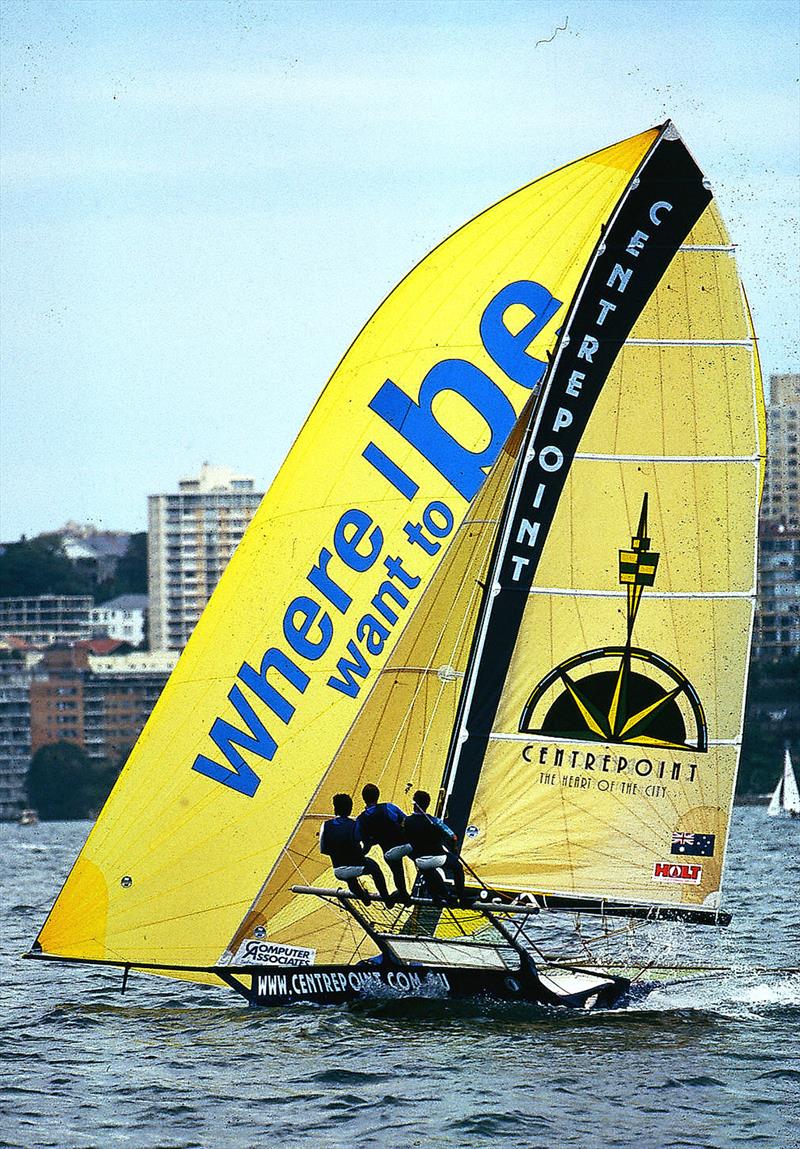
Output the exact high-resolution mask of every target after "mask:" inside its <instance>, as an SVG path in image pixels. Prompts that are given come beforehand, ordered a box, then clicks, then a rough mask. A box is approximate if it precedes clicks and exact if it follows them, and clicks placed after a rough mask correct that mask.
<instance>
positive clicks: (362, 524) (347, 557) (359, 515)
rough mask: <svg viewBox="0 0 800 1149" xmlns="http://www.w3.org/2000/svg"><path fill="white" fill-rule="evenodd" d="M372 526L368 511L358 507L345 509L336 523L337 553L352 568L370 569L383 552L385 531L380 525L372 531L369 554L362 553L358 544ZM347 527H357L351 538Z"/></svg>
mask: <svg viewBox="0 0 800 1149" xmlns="http://www.w3.org/2000/svg"><path fill="white" fill-rule="evenodd" d="M371 526H372V519H371V518H370V516H369V515H368V514H367V512H366V511H359V510H358V509H357V508H353V509H352V510H350V511H345V513H344V514H343V515H342V517H341V518H340V519H339V522H338V523H337V524H336V529H335V531H334V532H333V545H334V547H335V548H336V553H337V555H338V556H339V558H340V559H341V560H342V562H343V563H346V564H347V566H349V567H350V569H351V570H354V571H362V572H363V571H368V570H369V568H370V567H371V566H372V564H373V563H374V562H375V560H376V559H377V557H378V555H379V554H380V552H381V547H382V546H383V531H382V530H381V528H380V527H375V528H374V530H372V531H371V532H370V536H369V543H370V550H369V554H366V555H365V554H362V553H361V552H360V551H359V550H358V544H359V543H360V542H361V540H362V539H363V537H364V535H365V534H366V532H367V530H368V528H369V527H371ZM347 527H354V528H355V529H354V530H353V531H351V532H350V537H349V538H348V536H347V532H346V528H347Z"/></svg>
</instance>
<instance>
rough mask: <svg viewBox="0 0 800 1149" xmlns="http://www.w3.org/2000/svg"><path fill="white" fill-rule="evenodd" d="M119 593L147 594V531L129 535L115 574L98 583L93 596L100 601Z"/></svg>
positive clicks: (106, 600) (105, 600)
mask: <svg viewBox="0 0 800 1149" xmlns="http://www.w3.org/2000/svg"><path fill="white" fill-rule="evenodd" d="M121 594H147V531H140V532H138V533H137V534H134V535H131V537H130V541H129V543H128V549H127V550H126V551H125V554H124V555H123V556H122V558H121V559H120V560H119V562H118V563H117V571H116V574H115V575H114V577H113V578H112V579H109V580H108V581H107V582H103V583H100V584H99V585H98V587H97V593H96V596H95V597H96V601H97V602H98V603H102V602H108V601H109V599H112V598H116V597H117V596H118V595H121Z"/></svg>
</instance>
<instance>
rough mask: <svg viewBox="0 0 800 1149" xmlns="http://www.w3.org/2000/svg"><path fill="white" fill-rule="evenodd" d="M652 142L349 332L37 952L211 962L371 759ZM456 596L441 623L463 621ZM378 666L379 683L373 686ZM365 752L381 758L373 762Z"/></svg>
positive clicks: (515, 199) (408, 774) (509, 218)
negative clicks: (432, 612) (448, 575)
mask: <svg viewBox="0 0 800 1149" xmlns="http://www.w3.org/2000/svg"><path fill="white" fill-rule="evenodd" d="M665 138H666V137H665V133H664V131H663V130H662V131H659V130H657V129H654V130H652V131H648V132H644V133H642V134H641V135H638V136H635V137H633V138H632V139H630V140H626V141H623V142H622V143H620V144H616V145H614V146H613V147H610V148H607V149H605V150H603V151H600V152H597V153H596V154H594V155H592V156H589V157H587V158H585V159H582V160H579V161H577V162H575V163H573V164H570V165H568V166H566V167H563V168H561V169H559V170H558V171H555V172H553V173H552V174H551V175H549V176H546V177H544V178H542V179H541V180H538V181H537V182H535V183H533V184H531V185H529V186H528V187H526V188H523V189H522V190H521V191H519V192H517V193H515V194H514V195H512V196H510V197H508V198H507V199H505V200H503V201H501V202H500V203H498V204H497V205H496V206H495V207H493V208H490V209H489V210H488V211H486V212H484V213H483V214H482V215H480V216H478V217H476V219H474V220H473V221H472V222H470V223H469V224H467V225H465V226H464V227H463V228H461V229H460V230H459V231H458V232H456V233H455V234H454V235H453V236H451V237H450V238H449V239H448V240H446V241H445V242H444V243H443V244H441V245H440V246H439V247H438V248H436V249H435V251H433V252H432V253H431V254H430V255H429V256H428V257H427V258H426V259H425V260H423V262H422V263H421V264H419V266H418V267H417V268H415V269H414V271H412V272H411V273H410V274H409V276H408V277H407V278H406V279H405V280H403V282H402V283H401V284H400V285H399V286H398V287H397V288H396V289H395V291H394V292H393V293H392V294H391V295H390V296H389V298H388V299H387V300H386V301H385V302H384V304H383V305H382V306H381V307H380V308H379V309H378V311H377V312H376V313H375V315H374V316H373V317H372V319H371V320H370V321H369V322H368V323H367V325H366V327H365V328H364V329H363V331H362V332H361V334H360V335H359V336H358V338H357V339H356V341H355V342H354V343H353V345H352V346H351V348H350V349H349V351H348V352H347V354H346V355H345V356H344V358H343V359H342V362H341V363H340V365H339V367H338V368H337V370H336V372H335V373H334V375H333V376H332V378H331V380H330V382H329V383H328V385H327V387H326V389H325V391H324V392H323V394H322V396H321V397H320V399H319V401H318V402H317V404H316V406H315V408H314V410H313V411H312V413H311V415H310V416H309V419H308V420H307V422H306V424H305V426H304V427H303V429H302V431H301V433H300V435H299V436H298V439H297V441H296V442H295V444H294V446H293V448H292V450H291V452H290V454H289V456H288V458H287V459H286V461H285V463H284V465H283V467H282V469H281V471H280V473H279V475H278V476H277V478H276V479H275V481H274V483H273V484H272V487H271V488H270V491H269V492H268V494H267V495H266V496H265V499H264V501H263V503H262V505H261V508H260V509H259V511H258V512H257V514H256V516H255V518H254V520H253V522H252V524H251V526H250V528H249V530H248V531H247V533H246V535H245V538H244V539H243V541H242V543H241V544H240V546H239V548H238V550H237V552H236V554H235V555H234V557H233V559H232V561H231V563H230V565H229V567H228V569H227V570H226V572H225V574H224V576H223V578H222V580H221V581H220V584H219V586H218V588H217V590H216V591H215V593H214V595H213V597H212V599H211V601H210V603H209V605H208V607H207V609H206V611H205V612H204V614H203V617H202V618H201V620H200V622H199V624H198V626H197V628H196V630H195V632H194V634H193V636H192V638H191V640H190V642H189V643H188V645H187V647H186V649H185V651H184V652H183V654H182V656H181V658H180V660H179V662H178V665H177V667H176V669H175V671H174V673H173V675H172V677H171V678H170V680H169V682H168V684H167V686H166V688H165V690H164V692H163V695H162V697H161V699H160V700H159V703H158V704H157V706H156V708H155V709H154V711H153V714H152V715H151V718H150V720H149V722H148V723H147V726H146V727H145V730H144V731H143V733H142V735H141V737H140V739H139V741H138V743H137V745H136V747H135V748H134V750H133V752H132V754H131V757H130V759H129V761H128V763H127V765H126V767H125V769H124V771H123V773H122V775H121V776H120V778H119V780H118V782H117V785H116V786H115V788H114V791H113V792H112V794H111V797H110V798H109V800H108V802H107V804H106V806H105V807H104V809H103V811H102V812H101V815H100V817H99V818H98V821H97V823H96V825H95V827H94V829H93V830H92V832H91V834H90V836H89V838H88V840H87V842H86V845H85V846H84V848H83V850H82V851H81V854H80V856H79V858H78V860H77V862H76V864H75V866H74V868H73V870H72V872H71V874H70V875H69V877H68V879H67V881H66V883H65V886H64V888H63V889H62V891H61V893H60V895H59V897H58V899H57V900H56V903H55V905H54V907H53V909H52V911H51V913H50V915H49V917H48V918H47V921H46V922H45V924H44V926H43V928H42V930H41V932H40V934H39V938H38V939H37V947H38V950H39V952H41V953H43V954H45V955H51V956H60V957H70V958H84V959H95V960H107V961H116V962H122V963H161V964H164V965H169V966H171V967H181V966H210V965H213V964H214V963H215V962H217V960H218V959H219V958H220V955H221V954H222V953H223V951H224V950H225V949H226V947H228V946H229V945H230V943H231V939H233V938H234V937H235V936H236V934H237V931H238V929H239V926H240V923H241V922H242V921H243V920H244V919H245V917H246V915H247V914H248V912H249V911H250V910H251V907H253V906H254V904H255V903H256V901H257V898H258V894H259V891H260V890H262V889H263V888H265V887H264V883H265V879H267V878H268V876H269V875H270V874H272V873H273V872H276V866H278V864H279V862H280V861H281V859H282V858H284V857H285V856H286V857H288V856H290V855H289V854H286V852H285V847H286V845H287V843H288V842H290V841H291V840H293V836H294V835H295V834H296V833H297V832H298V830H297V828H298V827H299V826H300V827H302V826H304V825H305V821H306V820H307V818H306V815H308V812H309V803H310V802H311V801H312V798H313V795H314V794H315V793H316V792H317V790H318V787H319V786H320V784H321V783H322V782H323V780H324V779H325V778H326V777H329V773H328V772H329V768H330V766H331V763H332V762H334V761H335V762H336V763H337V766H336V773H337V777H338V776H339V767H338V763H343V764H344V765H343V769H342V771H341V779H342V780H341V782H340V783H339V784H340V785H342V786H345V783H346V781H347V782H349V783H350V784H351V785H352V784H353V783H354V782H355V780H356V779H357V778H358V777H359V776H360V773H361V772H362V771H363V769H364V756H365V755H368V754H369V753H370V745H369V742H368V741H366V742H363V743H360V742H358V738H359V736H360V735H359V733H358V732H357V730H358V731H359V732H360V730H361V725H358V724H357V726H354V723H357V720H358V718H359V714H360V711H361V709H362V707H363V706H364V702H365V699H367V698H370V699H372V698H373V697H374V700H375V706H377V707H380V706H384V708H385V709H386V712H387V721H389V720H390V716H391V711H392V706H391V705H389V704H388V703H386V702H384V701H382V699H381V694H382V690H383V684H384V682H390V681H394V682H396V683H397V686H398V689H400V688H402V678H403V673H404V672H403V670H402V669H401V668H402V667H403V666H404V665H405V662H404V657H399V655H398V657H399V661H398V662H396V663H392V664H390V659H392V658H393V657H394V656H395V652H398V651H399V646H398V643H399V642H400V640H401V636H402V635H403V634H404V630H405V628H406V627H407V626H408V624H409V622H410V621H411V620H412V619H415V618H416V612H417V611H418V610H419V609H420V607H421V606H422V604H423V603H424V602H425V601H426V590H427V589H428V588H429V587H431V586H432V580H433V579H434V577H435V576H436V573H437V571H438V570H439V568H440V566H441V564H442V563H444V562H449V561H450V559H451V556H452V562H453V563H454V564H456V565H457V564H458V562H459V561H462V560H461V559H459V557H458V554H459V543H460V541H461V540H463V539H464V538H465V537H468V534H467V535H465V533H464V530H463V529H462V524H464V523H465V520H466V518H467V516H468V515H469V513H470V507H471V505H473V504H474V502H475V500H476V497H477V498H480V491H481V488H482V486H483V484H484V481H485V479H486V475H487V474H488V473H489V471H490V469H491V467H492V465H493V464H494V463H495V461H496V460H497V459H498V458H499V457H500V458H501V463H500V464H499V469H500V470H502V456H501V451H502V448H503V444H504V443H505V442H506V441H507V439H508V437H509V435H510V433H511V431H512V429H513V427H514V424H515V422H516V420H517V418H518V416H519V415H520V413H521V412H522V411H523V409H524V408H525V407H526V404H527V403H528V400H529V398H530V396H531V393H532V391H534V390H535V389H536V388H537V387H538V386H539V384H540V382H541V380H542V378H543V376H544V375H545V372H546V368H547V362H548V355H549V354H550V353H551V352H552V351H553V348H554V347H555V345H556V340H557V335H558V332H559V330H561V327H562V324H563V321H564V318H565V316H566V315H567V314H568V312H569V311H570V309H571V308H572V307H573V306H574V305H575V302H576V293H578V289H579V286H580V285H581V283H582V281H583V277H584V270H585V268H586V267H587V264H588V263H589V261H590V259H591V258H592V254H593V252H594V251H595V248H596V246H597V242H598V237H599V236H600V234H601V232H602V231H603V229H604V228H606V227H607V226H609V224H610V223H611V221H612V220H613V219H614V218H616V216H617V214H618V211H619V205H620V203H621V201H622V199H623V198H624V197H625V196H626V195H627V193H628V192H629V191H630V190H631V189H632V188H633V187H634V185H635V184H636V181H637V179H638V176H637V173H638V172H639V171H640V170H641V169H642V165H643V163H644V162H645V160H646V159H647V158H648V157H649V156H650V155H651V153H653V155H654V157H655V158H657V156H656V153H657V149H658V147H659V146H660V145H661V143H662V141H663V140H665ZM681 154H683V153H681ZM634 194H635V192H634ZM665 230H668V229H666V228H665ZM632 242H633V241H632ZM638 242H641V241H638ZM642 262H643V263H644V262H645V261H644V260H643V261H642ZM615 525H616V523H615ZM626 529H627V524H626ZM654 533H655V532H654ZM481 545H482V544H481ZM428 601H431V600H428ZM470 603H471V600H470V599H469V595H467V598H466V599H465V600H462V599H459V605H458V609H459V610H463V611H464V612H465V614H466V615H467V616H469V617H470V618H471V614H470V612H471V611H472V606H471V604H470ZM420 617H422V616H420ZM469 625H470V626H471V625H472V624H471V622H470V623H469ZM464 634H466V632H464ZM460 643H461V639H456V638H454V640H453V642H452V643H451V644H450V649H451V650H452V651H453V654H452V657H453V658H456V659H457V658H458V657H459V654H458V651H459V650H461V645H460ZM410 645H411V647H412V650H411V653H410V655H409V657H411V656H412V655H413V653H414V651H413V643H410ZM435 646H436V644H435V642H430V643H429V644H428V648H427V653H426V655H425V657H430V656H432V654H433V652H434V651H435ZM420 657H422V656H420ZM390 665H393V666H395V668H396V675H395V678H394V679H392V677H391V674H390V675H389V677H388V678H386V677H385V676H384V675H383V674H382V672H383V671H384V668H387V667H389V666H390ZM426 669H427V667H426ZM373 684H375V686H374V689H373ZM412 689H416V687H412ZM395 693H397V691H395ZM422 693H423V694H424V695H425V696H426V697H427V695H428V691H427V690H424V691H422ZM451 693H452V692H451ZM448 705H451V704H450V703H448ZM378 725H379V726H380V724H378ZM368 727H369V723H367V722H365V723H364V724H363V728H364V729H367V728H368ZM381 729H382V727H381ZM423 729H425V723H424V722H423V723H422V724H421V725H418V726H414V727H410V728H409V738H408V739H407V748H408V753H409V754H410V755H411V757H412V758H413V759H414V760H415V761H419V764H420V765H419V772H418V776H420V777H422V776H425V777H429V776H431V775H434V776H435V773H436V770H435V766H434V760H435V758H436V757H438V750H437V752H436V753H435V754H434V753H432V752H429V751H428V750H425V751H424V752H423V754H422V756H420V751H419V747H418V746H417V745H415V743H416V741H417V740H418V738H419V737H420V736H422V734H421V732H422V731H423ZM348 731H352V732H353V733H352V739H353V740H354V741H353V743H352V745H353V765H352V767H351V766H350V765H348V764H347V761H346V758H345V757H343V755H344V754H345V750H344V747H345V746H349V745H351V744H350V743H347V742H346V741H345V740H346V736H347V735H348ZM387 737H388V743H382V744H381V752H382V753H386V755H387V757H388V758H392V756H393V755H394V753H395V748H394V743H393V742H392V740H391V737H389V736H387ZM389 743H391V745H389ZM432 745H438V743H432ZM340 748H342V749H341V750H340ZM337 753H338V754H339V757H338V758H337ZM392 760H394V759H393V758H392ZM390 775H391V777H392V778H394V782H391V783H390V782H388V781H387V785H386V786H385V787H384V796H385V797H395V798H400V797H401V793H400V792H398V790H397V789H396V788H397V787H399V788H400V789H401V790H402V788H403V787H404V786H405V784H406V781H407V779H409V778H412V777H415V774H414V770H413V769H408V768H406V766H405V765H403V766H402V767H401V766H399V765H398V766H397V767H396V768H395V767H394V766H393V767H392V769H391V771H390ZM393 787H395V789H393ZM390 790H391V793H390V792H389V791H390ZM320 793H321V794H322V793H326V791H320ZM287 907H288V908H287V909H286V911H285V912H286V913H288V914H290V913H291V912H292V911H291V907H289V906H288V903H287ZM187 976H188V975H187Z"/></svg>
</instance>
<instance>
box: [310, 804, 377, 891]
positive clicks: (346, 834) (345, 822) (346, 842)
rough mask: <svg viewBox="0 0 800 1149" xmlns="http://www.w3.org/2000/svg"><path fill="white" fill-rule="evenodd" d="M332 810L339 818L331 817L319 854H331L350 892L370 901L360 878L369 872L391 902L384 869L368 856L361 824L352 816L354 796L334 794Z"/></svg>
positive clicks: (338, 875) (320, 841)
mask: <svg viewBox="0 0 800 1149" xmlns="http://www.w3.org/2000/svg"><path fill="white" fill-rule="evenodd" d="M333 812H334V814H335V815H336V817H335V818H329V819H328V821H327V822H325V823H324V825H323V827H322V831H321V832H320V836H319V849H320V853H322V854H327V855H328V856H329V857H330V859H331V861H332V862H333V872H334V875H335V876H336V877H337V878H339V880H340V881H342V882H347V885H348V887H349V889H350V892H351V893H353V894H355V895H356V897H359V898H361V900H362V902H366V903H367V904H369V901H370V896H369V894H368V893H367V891H366V890H365V889H364V887H363V886H362V885H361V883H360V882H359V880H358V879H359V878H361V877H363V876H364V874H368V875H369V876H370V877H371V878H372V880H373V882H374V883H375V888H376V889H377V891H378V894H379V895H380V896H381V897H382V898H383V899H384V900H385V901H386V902H387V903H388V904H389V905H391V904H392V901H393V900H394V899H393V898H392V897H391V895H390V894H389V891H388V889H387V886H386V879H385V878H384V876H383V873H382V871H381V868H380V866H379V865H378V863H377V862H375V861H373V859H372V858H368V857H367V856H366V854H365V852H364V845H363V843H362V841H361V836H360V834H359V830H358V823H357V822H356V821H355V819H354V818H351V817H350V815H351V814H352V812H353V799H352V798H351V797H350V795H349V794H334V796H333Z"/></svg>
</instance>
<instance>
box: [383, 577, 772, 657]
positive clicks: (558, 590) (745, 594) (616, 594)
mask: <svg viewBox="0 0 800 1149" xmlns="http://www.w3.org/2000/svg"><path fill="white" fill-rule="evenodd" d="M528 594H529V595H534V594H557V595H566V596H568V597H569V598H626V597H627V594H628V592H627V590H586V589H584V590H574V589H573V588H571V587H557V586H541V587H539V586H534V587H531V589H530V590H529V591H528ZM755 594H756V588H755V587H753V588H752V589H751V590H704V591H699V590H661V591H651V592H650V593H649V594H648V596H647V597H648V599H657V598H721V599H728V598H734V599H745V600H750V599H752V598H753V596H754V595H755ZM403 669H412V668H411V667H407V668H403Z"/></svg>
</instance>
